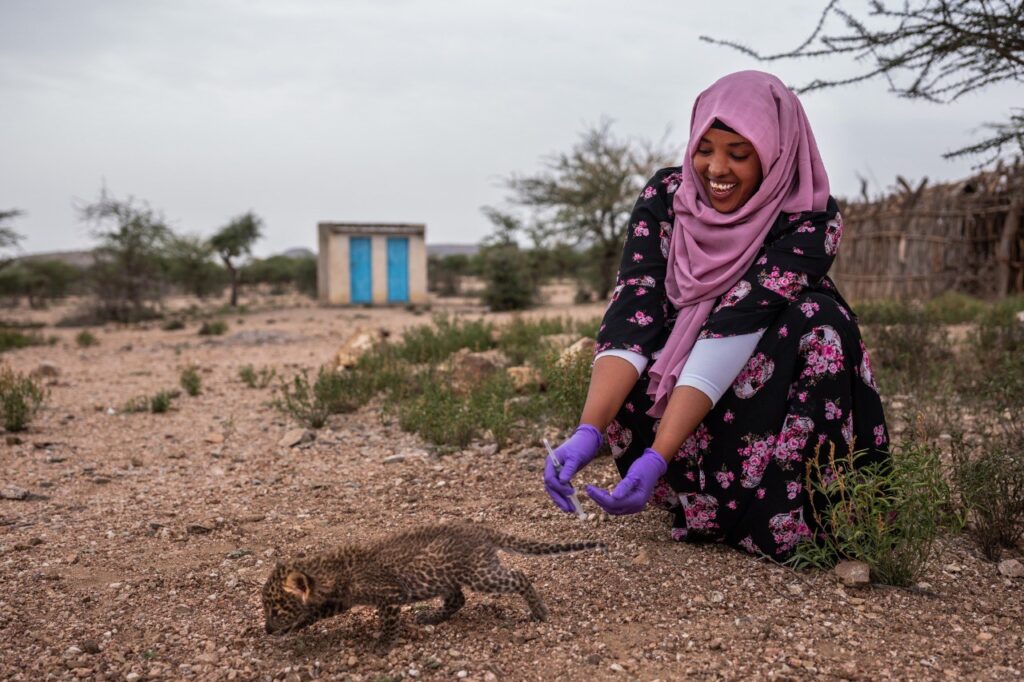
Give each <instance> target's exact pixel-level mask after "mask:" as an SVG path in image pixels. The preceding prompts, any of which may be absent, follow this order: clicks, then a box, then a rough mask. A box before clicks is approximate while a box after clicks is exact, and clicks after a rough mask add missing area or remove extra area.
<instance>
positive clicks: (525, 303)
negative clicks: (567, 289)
mask: <svg viewBox="0 0 1024 682" xmlns="http://www.w3.org/2000/svg"><path fill="white" fill-rule="evenodd" d="M480 258H481V261H482V270H481V276H482V277H483V280H484V283H485V287H484V292H483V295H482V296H481V298H482V300H483V303H484V305H486V306H487V307H488V308H490V309H491V310H493V311H501V310H524V309H526V308H529V307H530V306H532V305H533V303H534V301H535V300H536V299H537V290H538V282H537V277H536V274H535V273H534V271H533V270H532V269H531V267H530V259H529V256H528V255H527V254H526V253H525V252H523V251H521V250H520V249H519V247H518V246H516V245H515V244H501V245H497V246H490V247H487V248H486V249H484V250H482V251H481V253H480Z"/></svg>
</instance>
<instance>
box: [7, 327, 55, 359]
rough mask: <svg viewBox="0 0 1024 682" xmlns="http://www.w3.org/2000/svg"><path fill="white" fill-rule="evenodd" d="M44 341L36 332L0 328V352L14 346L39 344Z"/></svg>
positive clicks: (14, 347)
mask: <svg viewBox="0 0 1024 682" xmlns="http://www.w3.org/2000/svg"><path fill="white" fill-rule="evenodd" d="M44 343H46V339H44V338H43V337H42V336H41V335H40V334H39V333H37V332H28V333H25V332H22V331H19V330H17V329H0V353H2V352H4V351H6V350H14V349H16V348H27V347H28V346H41V345H43V344H44Z"/></svg>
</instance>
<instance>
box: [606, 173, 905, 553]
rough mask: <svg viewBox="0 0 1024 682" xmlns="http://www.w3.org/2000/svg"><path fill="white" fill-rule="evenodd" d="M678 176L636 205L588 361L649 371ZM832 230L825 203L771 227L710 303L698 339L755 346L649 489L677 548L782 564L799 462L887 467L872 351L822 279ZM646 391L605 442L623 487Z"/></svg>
mask: <svg viewBox="0 0 1024 682" xmlns="http://www.w3.org/2000/svg"><path fill="white" fill-rule="evenodd" d="M679 173H680V169H679V168H678V167H676V168H666V169H663V170H661V171H658V173H657V174H655V176H654V177H653V178H652V179H651V180H650V181H649V182H648V183H647V185H646V187H645V188H644V190H643V191H642V193H641V195H640V198H639V199H638V201H637V203H636V206H635V208H634V210H633V214H632V216H631V220H630V230H629V233H628V235H627V237H626V243H625V248H624V251H623V257H622V263H621V266H620V270H619V273H618V277H617V283H616V287H615V290H614V294H613V295H612V300H611V303H610V304H609V307H608V310H607V311H606V313H605V316H604V320H603V322H602V324H601V327H600V331H599V333H598V345H597V349H598V352H600V351H602V350H608V349H625V350H630V351H633V352H637V353H642V354H643V355H646V356H647V357H648V359H650V358H651V357H652V356H653V355H655V354H656V353H657V351H658V350H659V349H660V348H661V347H662V346H663V345H664V342H665V339H666V338H667V335H668V332H669V330H670V329H671V326H672V324H673V323H674V321H675V316H674V312H675V311H674V310H673V309H672V306H671V305H670V304H669V303H668V300H667V298H666V296H665V291H664V281H665V272H666V267H667V262H666V254H667V252H668V249H667V242H668V240H669V239H670V238H671V233H672V219H673V215H672V195H673V193H674V192H675V190H676V189H677V188H678V186H679V177H680V175H679ZM842 225H843V224H842V216H841V215H840V213H839V209H838V206H837V205H836V203H835V201H834V200H832V199H830V200H829V205H828V208H827V210H825V211H819V212H805V213H799V214H783V215H780V216H779V218H778V220H777V221H776V223H775V225H773V226H772V228H771V230H770V232H769V233H768V236H767V238H766V239H765V242H764V245H763V246H762V248H761V250H760V252H759V253H758V255H757V258H756V259H755V261H754V264H753V265H752V266H751V267H750V268H749V270H748V271H747V273H746V274H745V275H744V276H743V278H742V279H740V281H739V282H737V283H736V285H735V286H733V287H732V288H731V289H730V290H729V291H728V292H726V293H725V294H723V295H722V296H720V297H719V299H718V301H716V305H715V307H714V309H713V311H712V313H711V315H710V316H709V317H708V319H707V321H706V322H705V324H704V326H703V328H702V330H701V338H720V337H727V336H735V335H739V334H748V333H751V332H755V331H761V330H764V333H763V336H762V337H761V340H760V342H759V343H758V346H757V348H756V349H755V350H754V352H753V353H752V355H751V357H750V359H749V361H748V362H747V364H746V366H745V367H744V368H743V370H742V371H741V372H740V374H739V376H737V377H736V380H735V381H734V383H733V385H732V388H731V390H730V391H727V392H726V393H725V395H724V396H722V398H721V399H720V400H719V402H718V404H717V405H715V407H714V409H713V410H712V411H711V412H710V413H709V414H708V416H707V417H706V418H705V419H704V422H703V423H702V424H701V425H700V426H699V427H698V428H697V429H696V430H695V432H694V434H693V435H692V436H691V437H690V438H689V439H688V440H687V441H686V442H685V443H684V444H683V446H682V448H680V450H679V452H678V453H677V454H676V456H675V457H674V459H673V460H672V462H671V463H670V464H669V468H668V471H667V472H666V474H665V476H664V477H663V478H662V480H661V482H660V483H659V485H658V487H657V489H656V490H655V493H654V496H653V498H652V504H653V505H656V506H659V507H661V508H663V509H666V510H668V511H669V512H671V514H672V516H671V518H672V537H673V538H675V539H676V540H686V541H716V542H725V543H728V544H730V545H734V546H736V547H740V548H742V549H745V550H746V551H748V552H751V553H755V554H764V555H768V556H771V557H773V558H775V559H784V558H786V557H787V556H788V555H789V554H790V553H791V552H792V550H793V549H794V548H795V547H796V545H797V544H799V542H800V541H801V540H802V539H804V538H806V537H809V535H810V534H811V533H812V532H814V527H813V519H812V516H811V511H810V507H809V500H808V494H807V491H806V490H804V482H805V472H806V465H807V462H808V459H809V458H812V457H816V456H817V455H816V453H821V454H822V455H827V453H828V451H829V447H830V446H831V445H834V446H835V447H836V448H837V452H841V453H842V452H846V451H847V450H848V449H849V448H855V449H856V450H867V453H866V455H865V456H864V457H863V458H862V459H861V460H860V461H861V462H863V463H867V462H871V461H878V460H879V459H881V458H884V457H887V456H888V432H887V430H886V426H885V418H884V415H883V411H882V404H881V400H880V398H879V395H878V390H877V387H876V385H875V380H874V375H873V373H872V371H871V361H870V359H869V357H868V352H867V350H866V348H865V347H864V342H863V340H862V339H861V335H860V331H859V329H858V327H857V323H856V317H855V316H854V315H853V314H852V312H851V311H850V307H849V306H848V305H847V304H846V302H845V301H844V300H843V299H842V297H841V296H840V295H839V292H838V291H837V289H836V287H835V284H834V283H832V281H831V280H830V279H829V278H828V276H827V274H826V273H827V272H828V270H829V267H830V266H831V264H832V260H833V258H834V257H835V255H836V252H837V250H838V248H839V244H840V241H841V238H842V229H843V227H842ZM653 226H657V227H656V228H655V227H653ZM647 384H648V376H647V372H646V371H645V372H644V374H643V375H642V376H641V377H640V380H639V381H638V382H637V384H636V386H635V387H634V388H633V390H632V392H631V393H630V395H629V396H628V397H627V399H626V401H625V403H624V405H623V407H622V409H621V410H620V411H619V413H618V415H617V416H616V418H615V420H614V421H613V422H612V423H611V425H610V426H609V427H608V429H607V432H606V437H607V440H608V443H609V445H610V447H611V451H612V455H613V456H614V458H615V463H616V465H617V467H618V469H619V471H620V473H623V474H624V473H625V472H626V471H627V470H628V468H629V465H630V464H631V463H632V462H633V460H635V459H636V458H637V457H639V456H640V454H641V453H642V452H643V450H644V449H645V448H647V447H649V446H650V445H651V443H652V442H653V440H654V435H655V433H656V432H657V429H658V420H656V419H654V418H652V417H650V416H648V415H647V410H648V409H649V408H650V406H651V401H650V398H648V396H647ZM820 503H821V501H819V504H820Z"/></svg>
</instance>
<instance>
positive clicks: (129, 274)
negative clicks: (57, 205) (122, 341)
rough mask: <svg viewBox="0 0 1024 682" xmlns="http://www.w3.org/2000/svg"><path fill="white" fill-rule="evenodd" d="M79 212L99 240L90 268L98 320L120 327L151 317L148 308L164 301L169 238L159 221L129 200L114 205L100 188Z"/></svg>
mask: <svg viewBox="0 0 1024 682" xmlns="http://www.w3.org/2000/svg"><path fill="white" fill-rule="evenodd" d="M79 213H80V214H81V217H82V219H83V220H85V221H87V222H90V223H92V224H93V225H94V228H93V236H95V237H96V238H98V239H99V240H100V245H99V246H98V247H96V248H95V249H94V250H93V259H94V263H93V266H92V268H91V269H90V279H91V281H92V286H93V290H94V292H95V294H96V303H97V311H98V313H99V314H100V316H101V317H102V318H103V319H108V320H117V321H119V322H132V321H136V320H140V319H144V318H146V317H151V316H152V315H153V314H154V311H153V310H151V306H152V304H154V303H156V304H159V303H160V300H161V299H162V297H163V293H164V287H165V284H166V267H165V266H166V261H165V259H164V250H165V248H166V246H167V243H168V241H169V239H170V238H171V235H172V232H171V229H170V228H169V227H168V226H167V225H166V223H165V222H164V219H163V216H162V215H160V214H158V213H157V212H155V211H153V209H151V208H150V207H149V206H148V205H146V204H139V203H137V202H136V201H135V200H134V199H132V198H131V197H129V198H128V199H126V200H123V201H122V200H118V199H116V198H114V197H113V196H112V195H111V194H110V193H109V192H107V190H106V189H105V188H104V189H103V190H102V191H101V192H100V198H99V199H98V200H97V201H96V202H95V203H92V204H88V205H86V206H83V207H81V208H80V209H79Z"/></svg>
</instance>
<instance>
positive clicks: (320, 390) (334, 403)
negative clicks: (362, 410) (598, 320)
mask: <svg viewBox="0 0 1024 682" xmlns="http://www.w3.org/2000/svg"><path fill="white" fill-rule="evenodd" d="M279 394H280V395H279V397H278V398H277V399H275V400H274V403H273V404H274V406H275V407H276V408H277V409H279V410H281V411H282V412H284V413H285V414H287V415H289V416H290V417H292V418H293V419H295V420H296V421H298V422H299V423H300V424H304V425H306V426H309V427H310V428H314V429H319V428H320V427H321V426H323V425H324V424H325V423H326V422H327V417H328V416H330V415H332V414H343V413H346V412H353V411H355V410H357V409H358V408H359V407H360V406H362V405H363V404H365V402H366V401H367V400H368V399H369V396H368V395H367V393H366V390H365V387H364V385H363V384H362V383H361V382H360V381H359V378H358V377H356V376H355V375H354V374H353V373H352V372H350V371H347V370H344V371H339V372H334V371H331V370H329V369H327V368H325V367H321V368H320V369H319V370H318V371H317V375H316V379H315V380H314V381H313V383H312V384H311V383H310V382H309V375H308V372H302V373H301V374H296V375H295V377H294V378H293V379H292V381H291V383H282V384H281V386H280V387H279Z"/></svg>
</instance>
